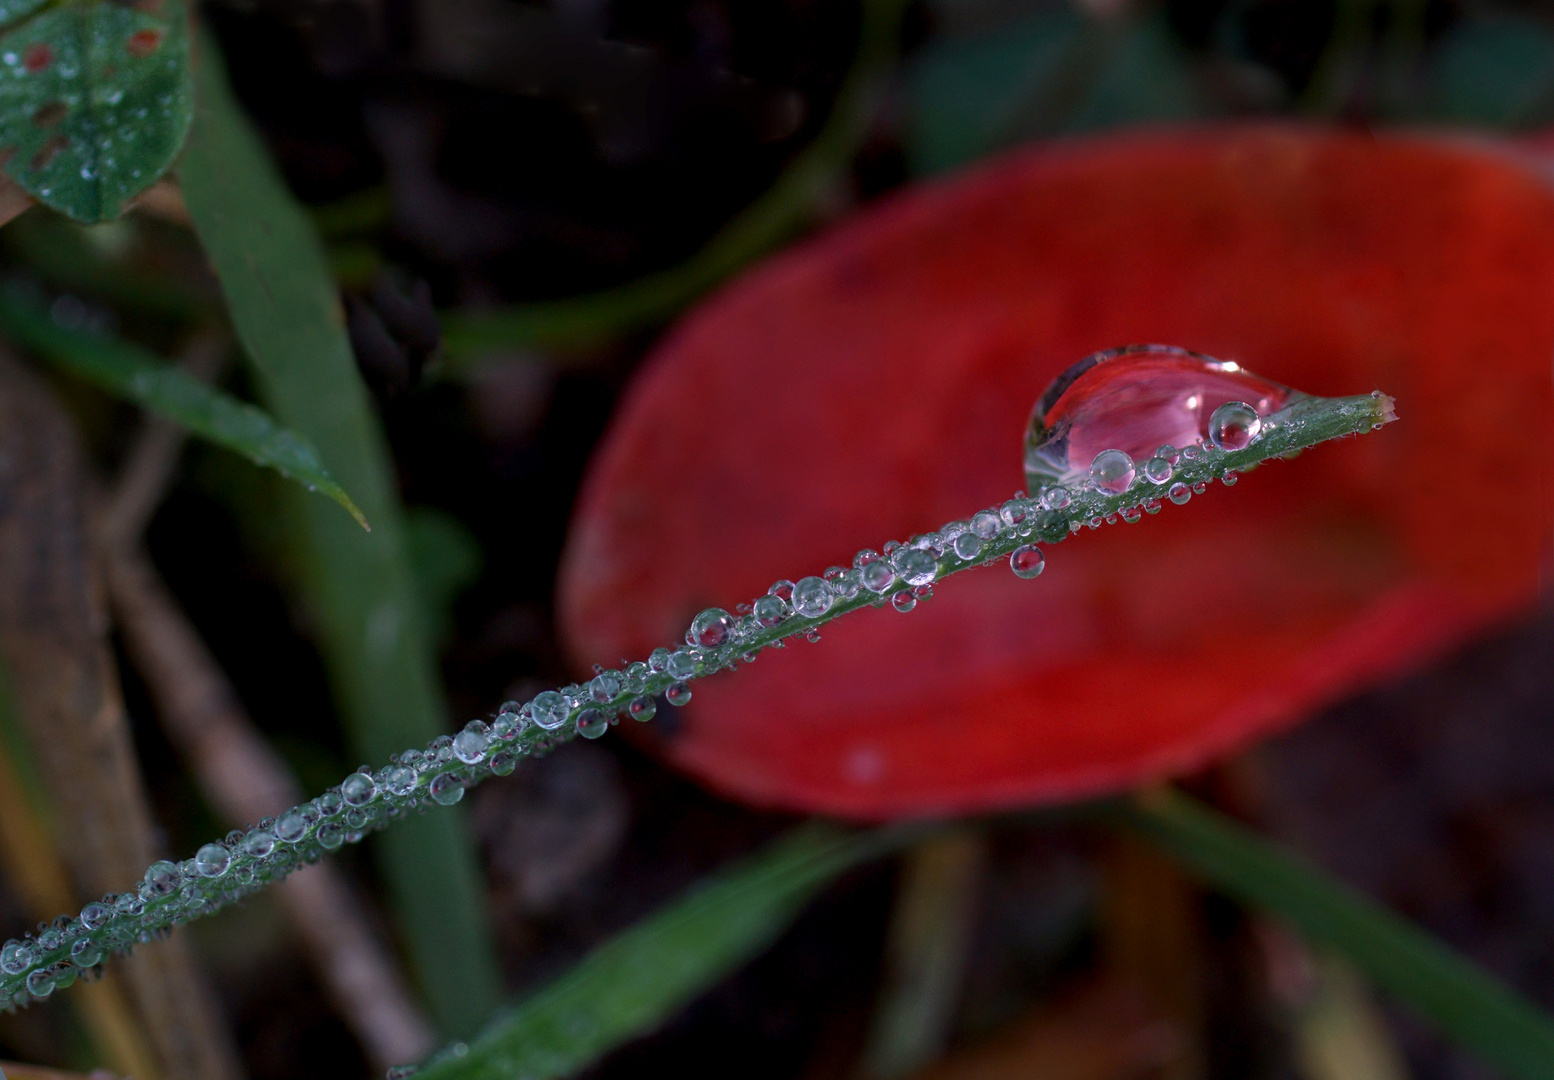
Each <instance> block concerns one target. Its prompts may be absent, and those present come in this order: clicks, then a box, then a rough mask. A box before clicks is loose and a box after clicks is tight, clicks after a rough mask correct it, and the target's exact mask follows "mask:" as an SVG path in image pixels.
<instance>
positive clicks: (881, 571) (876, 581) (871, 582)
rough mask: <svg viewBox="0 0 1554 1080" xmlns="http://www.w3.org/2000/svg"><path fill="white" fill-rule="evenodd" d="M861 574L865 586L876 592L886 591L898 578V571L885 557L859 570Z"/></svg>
mask: <svg viewBox="0 0 1554 1080" xmlns="http://www.w3.org/2000/svg"><path fill="white" fill-rule="evenodd" d="M859 576H860V578H861V579H862V581H863V587H864V588H865V589H868V590H869V591H870V592H871V593H875V594H879V593H882V592H884V591H885V590H886V589H888V588H890V586H891V584H892V583H893V582H894V581H895V580H896V572H895V571H894V570H892V569H891V568H890V564H889V563H887V562H885V561H884V560H883V559H881V560H879V561H878V562H871V563H869V564H868V565H867V566H865V567H864V568H863V569H862V570H860V571H859Z"/></svg>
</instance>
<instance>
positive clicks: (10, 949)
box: [0, 941, 36, 975]
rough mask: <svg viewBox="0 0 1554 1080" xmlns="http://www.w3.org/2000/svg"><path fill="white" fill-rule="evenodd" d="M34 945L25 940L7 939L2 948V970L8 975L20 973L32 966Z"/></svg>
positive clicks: (0, 955) (0, 965) (0, 964)
mask: <svg viewBox="0 0 1554 1080" xmlns="http://www.w3.org/2000/svg"><path fill="white" fill-rule="evenodd" d="M34 959H36V957H35V956H34V955H33V950H32V946H31V945H28V944H27V943H26V942H24V941H7V942H6V943H5V947H4V948H0V971H4V972H5V973H6V974H7V975H20V974H21V973H22V972H24V971H26V970H27V969H28V968H29V967H31V966H32V962H33V960H34Z"/></svg>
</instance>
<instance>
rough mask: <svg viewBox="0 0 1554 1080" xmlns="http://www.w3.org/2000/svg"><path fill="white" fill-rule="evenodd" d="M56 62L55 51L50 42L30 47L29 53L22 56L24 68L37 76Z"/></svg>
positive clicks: (37, 43) (41, 42)
mask: <svg viewBox="0 0 1554 1080" xmlns="http://www.w3.org/2000/svg"><path fill="white" fill-rule="evenodd" d="M53 62H54V50H53V48H52V47H50V45H49V44H48V42H46V41H39V42H36V43H35V44H32V45H29V46H28V47H27V51H26V52H25V53H23V54H22V66H23V67H25V68H26V69H27V70H28V71H29V72H31V73H32V74H34V75H36V74H38V72H40V71H43V70H44V69H45V68H47V67H48V66H49V65H50V64H52V63H53Z"/></svg>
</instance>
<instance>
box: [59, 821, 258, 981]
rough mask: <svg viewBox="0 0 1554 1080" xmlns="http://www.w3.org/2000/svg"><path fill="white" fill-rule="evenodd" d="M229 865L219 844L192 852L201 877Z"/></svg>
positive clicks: (227, 854)
mask: <svg viewBox="0 0 1554 1080" xmlns="http://www.w3.org/2000/svg"><path fill="white" fill-rule="evenodd" d="M231 865H232V853H231V852H230V851H228V850H227V849H226V848H224V847H222V846H221V845H220V844H206V845H205V846H204V847H202V848H200V850H198V851H196V852H195V853H194V870H195V873H197V874H199V875H200V876H201V877H220V876H221V875H222V874H225V873H226V872H227V867H229V866H231ZM87 966H88V967H90V966H91V965H90V964H88V965H87Z"/></svg>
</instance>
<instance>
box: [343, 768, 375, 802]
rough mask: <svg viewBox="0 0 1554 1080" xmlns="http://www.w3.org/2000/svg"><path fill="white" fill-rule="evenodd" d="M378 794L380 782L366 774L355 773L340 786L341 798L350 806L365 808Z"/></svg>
mask: <svg viewBox="0 0 1554 1080" xmlns="http://www.w3.org/2000/svg"><path fill="white" fill-rule="evenodd" d="M377 793H378V782H377V781H376V780H374V779H373V778H372V777H371V776H370V775H368V774H367V773H365V772H353V773H352V774H351V775H350V776H347V777H346V778H345V780H343V781H342V782H341V784H340V797H341V798H343V799H344V800H345V801H346V804H347V805H349V806H364V805H366V804H367V803H370V802H371V801H372V799H373V796H375V795H376V794H377Z"/></svg>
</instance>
